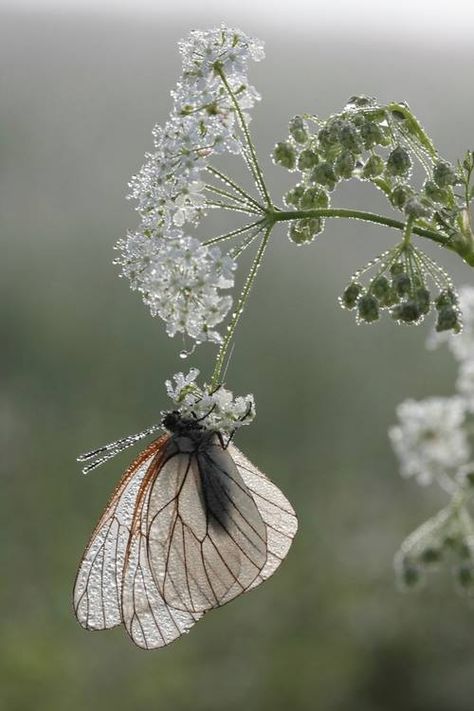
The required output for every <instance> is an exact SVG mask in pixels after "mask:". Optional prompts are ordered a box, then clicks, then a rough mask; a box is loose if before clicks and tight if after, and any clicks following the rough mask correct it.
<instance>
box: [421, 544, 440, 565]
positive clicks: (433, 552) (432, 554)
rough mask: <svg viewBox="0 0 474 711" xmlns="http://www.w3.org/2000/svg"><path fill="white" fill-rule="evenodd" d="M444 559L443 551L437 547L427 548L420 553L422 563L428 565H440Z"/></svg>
mask: <svg viewBox="0 0 474 711" xmlns="http://www.w3.org/2000/svg"><path fill="white" fill-rule="evenodd" d="M442 557H443V551H442V550H441V548H438V547H436V546H426V548H424V549H423V550H422V551H421V553H420V561H421V562H422V563H425V564H426V565H433V564H436V563H439V562H440V560H441V558H442Z"/></svg>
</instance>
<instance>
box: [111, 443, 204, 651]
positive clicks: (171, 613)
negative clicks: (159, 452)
mask: <svg viewBox="0 0 474 711" xmlns="http://www.w3.org/2000/svg"><path fill="white" fill-rule="evenodd" d="M169 446H170V447H172V443H171V442H170V444H169ZM157 466H158V467H160V466H161V463H157ZM164 466H166V464H165V465H164ZM161 469H162V467H161ZM161 469H159V471H158V472H157V475H158V476H161ZM153 483H154V477H153V478H152V477H150V479H149V481H148V482H147V487H146V489H145V490H144V491H143V492H142V496H141V501H140V503H139V504H138V507H137V509H136V510H135V515H134V522H133V528H132V534H131V537H130V543H129V547H128V551H127V560H126V565H125V572H124V578H123V586H122V614H123V622H124V625H125V628H126V630H127V632H128V634H129V635H130V637H131V638H132V640H133V641H134V642H135V644H137V645H138V646H139V647H143V648H144V649H155V648H157V647H164V646H165V645H167V644H170V642H173V641H174V640H175V639H176V638H177V637H180V636H181V635H182V634H183V633H185V632H187V631H188V630H189V629H190V628H191V627H192V625H193V624H194V623H195V622H196V621H197V620H198V619H199V617H200V616H201V615H200V614H194V615H193V614H190V613H188V612H185V611H183V610H176V609H173V608H171V607H170V606H169V605H167V604H166V603H165V601H164V600H163V597H162V596H161V594H160V591H159V590H158V587H157V584H156V580H155V578H154V576H153V573H152V571H151V568H150V561H149V557H148V540H147V538H148V536H147V527H148V523H147V521H148V507H149V500H150V496H149V495H150V491H151V489H152V487H153Z"/></svg>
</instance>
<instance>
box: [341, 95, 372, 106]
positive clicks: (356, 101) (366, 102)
mask: <svg viewBox="0 0 474 711" xmlns="http://www.w3.org/2000/svg"><path fill="white" fill-rule="evenodd" d="M376 105H377V101H376V99H375V98H374V97H373V96H366V95H365V94H360V95H358V96H351V98H350V99H349V100H348V101H347V104H346V109H352V108H354V109H362V108H364V107H366V106H376Z"/></svg>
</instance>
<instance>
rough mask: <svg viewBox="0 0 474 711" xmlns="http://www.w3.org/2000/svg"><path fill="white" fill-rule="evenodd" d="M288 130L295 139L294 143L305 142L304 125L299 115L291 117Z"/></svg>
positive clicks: (306, 135)
mask: <svg viewBox="0 0 474 711" xmlns="http://www.w3.org/2000/svg"><path fill="white" fill-rule="evenodd" d="M289 130H290V136H291V137H292V138H293V139H294V140H295V141H296V143H306V141H307V140H308V132H307V130H306V125H305V122H304V121H303V119H302V117H301V116H295V117H294V118H292V119H291V121H290V125H289Z"/></svg>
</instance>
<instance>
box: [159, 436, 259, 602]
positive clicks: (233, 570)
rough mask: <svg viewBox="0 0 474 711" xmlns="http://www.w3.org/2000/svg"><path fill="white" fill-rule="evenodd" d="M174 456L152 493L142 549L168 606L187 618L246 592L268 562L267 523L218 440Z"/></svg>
mask: <svg viewBox="0 0 474 711" xmlns="http://www.w3.org/2000/svg"><path fill="white" fill-rule="evenodd" d="M175 446H176V453H175V454H174V456H172V457H171V458H170V459H169V460H168V461H167V462H166V464H164V466H163V467H162V468H161V471H160V474H159V476H158V477H157V478H156V480H155V483H154V485H153V487H152V490H151V492H150V502H149V511H148V522H149V528H148V550H149V559H150V564H151V568H152V570H153V575H154V577H155V579H156V581H157V583H158V587H159V589H160V592H161V594H162V596H163V598H164V599H165V601H166V603H167V604H168V605H170V606H172V607H174V608H177V609H181V610H185V611H187V612H189V613H191V614H195V613H198V612H203V611H206V610H209V609H211V608H213V607H218V606H220V605H223V604H224V603H226V602H228V601H229V600H231V599H233V598H234V597H236V596H237V595H239V594H241V593H242V592H244V591H245V590H247V589H248V588H249V587H250V586H251V585H252V583H253V582H254V581H255V579H256V578H257V576H258V575H259V573H260V572H261V570H262V569H263V567H264V565H265V563H266V560H267V534H266V526H265V524H264V522H263V519H262V517H261V515H260V513H259V511H258V509H257V507H256V505H255V502H254V500H253V497H252V495H251V494H250V492H249V490H248V489H247V487H246V486H245V484H244V482H243V480H242V477H241V476H240V474H239V472H238V471H237V468H236V467H235V465H234V463H233V461H232V458H231V456H230V455H229V453H228V452H227V451H225V450H224V449H223V448H222V446H221V444H220V442H219V440H218V438H217V436H215V435H213V436H212V437H208V438H207V440H206V441H205V443H204V445H203V446H201V447H199V449H198V450H197V451H196V450H194V451H193V450H192V448H190V446H189V440H187V438H186V437H184V436H183V437H179V436H178V437H175Z"/></svg>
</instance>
